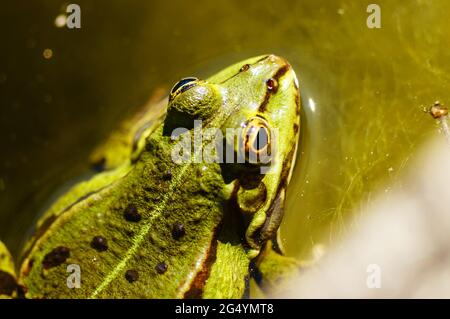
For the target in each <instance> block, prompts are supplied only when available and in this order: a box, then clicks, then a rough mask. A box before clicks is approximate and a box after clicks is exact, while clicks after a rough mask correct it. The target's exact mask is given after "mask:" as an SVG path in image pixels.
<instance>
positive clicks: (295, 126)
mask: <svg viewBox="0 0 450 319" xmlns="http://www.w3.org/2000/svg"><path fill="white" fill-rule="evenodd" d="M297 132H298V124H297V123H294V134H297Z"/></svg>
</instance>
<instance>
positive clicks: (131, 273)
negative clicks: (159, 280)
mask: <svg viewBox="0 0 450 319" xmlns="http://www.w3.org/2000/svg"><path fill="white" fill-rule="evenodd" d="M125 279H126V280H127V281H128V282H129V283H130V284H131V283H133V282H135V281H136V280H138V279H139V274H138V272H137V270H135V269H129V270H127V272H126V273H125Z"/></svg>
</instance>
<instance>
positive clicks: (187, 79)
mask: <svg viewBox="0 0 450 319" xmlns="http://www.w3.org/2000/svg"><path fill="white" fill-rule="evenodd" d="M194 81H197V78H184V79H181V80H180V81H178V83H177V84H175V86H174V87H173V88H172V91H171V93H175V92H176V91H177V90H178V89H179V88H180V87H182V86H183V85H185V84H187V83H190V82H194Z"/></svg>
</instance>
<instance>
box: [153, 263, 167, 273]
mask: <svg viewBox="0 0 450 319" xmlns="http://www.w3.org/2000/svg"><path fill="white" fill-rule="evenodd" d="M155 269H156V272H157V273H158V274H160V275H162V274H164V273H165V272H166V271H167V265H166V264H165V263H159V264H157V265H156V267H155Z"/></svg>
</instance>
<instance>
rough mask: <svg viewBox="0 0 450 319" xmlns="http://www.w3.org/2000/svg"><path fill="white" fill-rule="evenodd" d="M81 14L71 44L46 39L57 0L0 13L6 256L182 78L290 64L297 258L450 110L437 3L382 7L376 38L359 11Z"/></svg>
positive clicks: (295, 8) (290, 230) (98, 8)
mask: <svg viewBox="0 0 450 319" xmlns="http://www.w3.org/2000/svg"><path fill="white" fill-rule="evenodd" d="M78 3H79V5H80V6H81V10H82V28H81V29H80V30H68V29H66V28H61V27H59V26H58V25H55V23H57V22H56V21H58V19H57V17H58V16H59V15H60V14H61V8H62V4H63V1H34V2H31V3H26V4H15V3H14V4H13V3H11V4H9V5H4V6H5V10H2V13H1V17H0V18H1V19H0V20H1V23H2V27H1V28H0V35H1V41H2V44H1V45H2V51H4V52H5V57H4V58H3V59H2V61H1V62H0V63H1V64H0V105H1V108H0V113H1V116H0V141H1V145H2V148H3V149H2V155H3V154H4V156H2V158H1V159H0V202H1V205H0V239H2V240H5V241H6V242H7V243H8V244H9V245H10V246H12V247H13V248H15V249H16V250H17V248H18V246H19V244H20V241H21V239H22V238H20V234H21V233H22V232H23V231H24V230H25V229H27V228H28V227H29V225H30V224H31V221H32V220H33V217H34V215H35V214H36V211H38V208H39V207H41V206H42V205H43V203H44V202H45V200H46V199H47V198H48V197H49V195H50V194H51V193H52V192H53V191H55V190H56V189H57V188H58V185H61V184H62V183H66V182H67V181H70V180H71V179H72V178H74V177H76V176H78V175H80V174H81V173H82V172H84V171H85V170H86V167H87V163H86V158H87V157H88V154H89V152H90V151H91V150H92V148H93V147H94V146H95V145H96V144H97V143H98V142H99V141H101V140H102V138H104V137H105V136H107V135H108V132H110V131H111V129H112V128H113V127H114V126H115V125H117V123H118V122H120V120H121V119H122V118H124V117H125V116H126V115H129V114H132V113H133V111H134V110H136V109H137V108H138V107H139V106H140V105H142V104H143V103H144V102H145V101H146V100H147V99H148V97H149V96H150V94H151V91H152V90H154V89H156V88H158V87H160V86H170V84H171V83H173V82H175V81H176V80H177V79H178V78H180V77H183V76H189V75H197V76H205V75H207V74H210V73H212V72H215V71H216V70H218V69H221V68H223V67H224V66H226V65H228V64H230V63H232V62H235V61H237V60H240V59H244V58H247V57H249V56H255V55H258V54H262V53H274V54H278V55H282V56H284V57H286V58H287V59H288V60H289V61H290V62H291V64H292V65H293V66H294V69H295V70H296V72H297V75H298V77H299V79H300V87H301V90H302V101H303V107H304V109H303V123H302V134H303V138H302V144H301V149H300V151H301V152H300V157H299V162H298V166H297V168H296V171H295V173H294V177H293V180H292V185H291V187H290V188H289V192H288V200H287V207H286V217H285V220H284V223H283V225H282V234H283V237H284V238H285V241H286V242H285V245H286V247H287V250H288V252H289V253H290V254H292V255H301V256H307V255H309V254H310V251H311V247H313V245H315V244H318V243H320V244H326V243H327V242H328V241H330V240H331V241H333V240H335V239H336V238H337V237H338V236H339V235H340V234H341V233H342V232H344V231H345V230H346V229H348V228H349V227H351V226H352V224H353V223H349V222H347V218H348V217H349V215H350V213H351V212H352V211H353V210H354V209H355V208H361V207H364V205H365V204H366V203H367V202H368V201H369V200H370V199H371V195H372V194H373V193H374V192H375V191H380V190H382V191H385V192H386V193H389V191H390V186H386V185H393V184H395V183H396V181H397V180H398V177H399V176H400V175H401V174H402V170H403V168H404V167H405V166H406V165H408V163H409V162H410V160H411V158H412V157H414V156H415V155H414V154H415V150H416V148H417V147H418V146H419V145H420V144H421V143H422V142H423V141H424V139H426V138H427V137H428V136H429V135H431V134H432V133H433V132H435V131H436V127H435V123H434V122H433V120H432V119H431V118H430V116H428V115H425V114H424V113H423V112H422V108H423V106H425V105H429V104H431V103H432V102H434V101H435V100H441V101H443V102H444V103H445V102H447V101H449V96H448V86H449V81H450V78H449V72H448V69H449V67H450V65H449V61H450V59H449V58H450V56H449V55H450V52H449V51H448V50H445V49H446V48H444V47H443V44H445V43H446V41H447V31H448V30H447V29H446V22H447V19H446V15H445V14H446V12H449V11H450V3H449V2H448V1H445V0H442V1H437V0H436V1H429V2H425V1H408V2H407V3H406V2H401V3H400V2H397V3H393V2H392V1H377V3H379V4H380V6H381V9H382V28H381V29H368V28H367V27H366V18H367V15H368V14H367V13H366V6H367V2H366V1H350V0H348V1H344V0H341V1H329V0H322V1H317V0H314V1H313V0H310V1H284V2H280V1H265V2H264V3H257V2H253V3H246V2H242V1H226V2H221V3H216V2H211V1H196V2H195V8H193V4H192V2H186V1H178V2H176V3H175V2H173V1H171V2H166V1H158V2H147V1H141V2H140V3H139V4H136V3H132V4H131V3H125V2H122V3H121V4H118V3H117V2H115V3H111V2H110V1H95V2H92V1H78ZM186 13H188V14H186ZM55 19H56V20H55ZM59 23H61V21H60V22H59ZM12 29H14V31H15V32H14V34H15V36H14V37H11V33H10V30H12ZM47 50H50V51H47ZM50 52H51V54H50Z"/></svg>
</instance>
